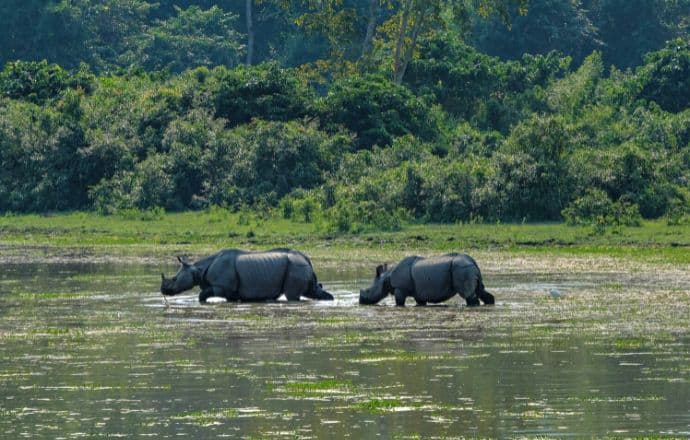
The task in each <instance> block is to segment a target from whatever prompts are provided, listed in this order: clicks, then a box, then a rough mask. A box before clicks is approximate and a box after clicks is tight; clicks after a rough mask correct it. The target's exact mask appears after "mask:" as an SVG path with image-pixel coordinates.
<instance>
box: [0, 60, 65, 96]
mask: <svg viewBox="0 0 690 440" xmlns="http://www.w3.org/2000/svg"><path fill="white" fill-rule="evenodd" d="M69 80H70V78H69V74H68V72H66V71H65V70H63V69H62V68H61V67H60V66H58V65H56V64H48V62H47V61H45V60H43V61H41V62H31V61H14V62H10V63H7V65H6V66H5V68H4V69H3V70H2V72H0V94H1V95H2V96H4V97H8V98H12V99H23V100H26V101H30V102H33V103H35V104H43V103H45V102H46V101H47V100H49V99H55V98H57V97H59V95H60V93H61V92H62V91H63V90H64V89H65V88H67V86H68V82H69Z"/></svg>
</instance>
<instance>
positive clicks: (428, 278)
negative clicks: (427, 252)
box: [412, 256, 455, 303]
mask: <svg viewBox="0 0 690 440" xmlns="http://www.w3.org/2000/svg"><path fill="white" fill-rule="evenodd" d="M451 261H452V257H450V256H442V257H436V258H420V259H418V260H417V261H415V263H414V264H413V265H412V279H413V280H414V290H415V296H416V297H417V298H419V299H423V300H425V301H429V302H432V303H436V302H442V301H445V300H447V299H448V298H450V297H451V296H453V295H454V293H455V292H454V291H453V288H452V287H453V286H452V282H453V281H452V277H451Z"/></svg>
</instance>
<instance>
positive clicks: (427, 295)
mask: <svg viewBox="0 0 690 440" xmlns="http://www.w3.org/2000/svg"><path fill="white" fill-rule="evenodd" d="M391 293H392V294H393V295H395V304H396V305H398V306H404V305H405V299H406V298H407V297H408V296H411V297H413V298H414V299H415V301H416V302H417V305H421V306H423V305H426V304H427V303H440V302H443V301H445V300H447V299H449V298H451V297H452V296H453V295H455V294H456V293H458V294H460V296H461V297H462V298H464V299H465V300H466V301H467V305H468V306H478V305H479V300H482V302H484V304H493V303H494V296H493V295H492V294H490V293H489V292H487V291H486V290H485V289H484V283H483V282H482V275H481V273H480V272H479V266H477V262H476V261H474V259H473V258H472V257H470V256H469V255H466V254H460V253H451V254H446V255H441V256H440V257H433V258H423V257H419V256H411V257H406V258H405V259H403V260H402V261H401V262H400V263H398V264H397V265H396V266H394V267H393V268H391V269H388V265H387V264H386V265H380V266H378V267H377V268H376V278H374V283H373V284H372V285H371V287H369V288H368V289H362V290H360V291H359V303H360V304H376V303H378V302H379V301H381V300H382V299H383V298H385V297H386V296H387V295H388V294H391Z"/></svg>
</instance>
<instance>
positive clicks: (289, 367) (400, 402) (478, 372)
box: [0, 264, 690, 439]
mask: <svg viewBox="0 0 690 440" xmlns="http://www.w3.org/2000/svg"><path fill="white" fill-rule="evenodd" d="M161 269H164V270H165V271H166V272H170V271H172V270H174V268H171V267H165V268H160V267H156V266H135V265H117V264H115V265H113V264H110V265H108V264H99V265H84V264H30V265H5V266H4V268H3V270H2V272H0V415H1V416H2V417H0V437H2V436H4V438H50V439H58V438H66V439H69V438H105V437H108V438H112V437H119V438H135V437H136V438H141V437H144V438H146V437H152V438H355V439H359V438H373V437H375V436H377V435H379V436H380V437H381V438H449V437H451V438H452V437H461V436H465V437H495V438H505V437H536V436H539V437H549V436H552V437H559V438H560V437H568V436H571V437H575V438H580V437H593V436H594V437H601V436H613V437H615V436H620V437H631V436H650V435H654V436H663V435H668V436H677V437H686V436H690V415H689V414H690V350H689V347H690V344H689V342H690V337H689V334H690V333H689V330H690V329H689V326H688V323H687V316H688V312H689V311H690V309H689V304H690V299H689V296H690V293H689V291H690V280H689V279H687V278H684V277H682V276H681V277H678V276H676V277H675V278H674V280H673V282H672V283H670V282H669V283H665V284H663V287H660V286H661V283H660V282H659V279H660V277H661V278H663V274H661V275H660V274H659V273H658V272H649V273H645V272H635V273H630V272H620V273H618V272H607V273H582V272H574V273H566V274H564V273H555V272H554V273H549V272H548V270H547V271H544V270H540V271H538V272H537V271H533V272H530V271H529V270H525V271H522V272H519V273H509V274H499V273H493V274H492V273H488V274H485V283H486V285H487V288H489V290H492V291H493V292H494V294H495V295H496V298H497V304H496V306H493V307H479V308H470V309H468V308H466V307H464V306H463V305H462V303H461V302H460V301H458V300H457V299H453V300H451V301H449V302H448V303H447V304H444V305H442V306H434V307H414V306H412V303H413V301H412V300H411V299H410V300H409V301H408V307H406V308H404V309H401V308H396V307H394V306H393V301H392V298H390V299H388V300H386V301H385V302H383V303H382V304H381V305H379V306H373V307H362V306H359V305H358V304H357V294H356V293H355V292H358V291H359V288H361V287H364V286H365V285H366V284H367V283H368V281H369V279H370V277H371V275H372V274H370V273H369V272H370V271H369V270H366V271H365V270H364V269H361V268H356V267H353V268H348V269H347V270H340V271H336V270H333V269H330V270H329V269H326V268H324V269H321V270H319V276H320V279H321V280H322V282H323V283H324V286H325V287H326V288H327V289H328V290H330V291H332V292H333V293H334V295H335V296H336V298H337V299H336V301H333V302H312V301H303V302H300V303H287V302H284V301H279V302H274V303H266V304H237V303H232V304H228V303H214V304H211V305H205V306H202V305H199V304H198V303H197V300H196V295H195V294H194V293H192V292H190V294H188V295H182V296H177V297H175V298H171V299H170V300H169V302H168V304H166V303H164V301H163V298H162V296H161V295H160V293H158V291H157V289H158V282H159V279H160V275H159V274H160V272H161ZM669 286H671V287H669ZM552 288H555V289H558V290H560V291H561V292H563V297H562V298H560V299H553V298H551V296H550V295H549V294H548V291H549V290H550V289H552Z"/></svg>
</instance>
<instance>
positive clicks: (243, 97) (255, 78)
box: [212, 63, 313, 126]
mask: <svg viewBox="0 0 690 440" xmlns="http://www.w3.org/2000/svg"><path fill="white" fill-rule="evenodd" d="M213 76H214V79H215V85H214V86H212V87H213V88H214V89H215V90H212V93H213V94H214V106H215V113H216V117H220V118H224V119H226V120H227V123H228V125H230V126H236V125H240V124H244V123H247V122H249V121H251V120H252V119H254V118H258V119H265V120H268V121H288V120H292V119H300V118H302V117H304V116H305V115H307V114H308V110H309V104H310V102H311V99H312V97H313V92H312V91H311V90H310V89H309V88H308V87H307V86H306V84H305V83H304V82H303V81H302V80H301V79H300V78H299V77H298V76H297V74H296V73H295V71H294V70H291V69H282V68H280V67H279V66H278V65H277V64H276V63H268V64H262V65H259V66H252V67H246V66H240V67H237V68H236V69H233V70H227V69H224V68H216V69H214V70H213Z"/></svg>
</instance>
